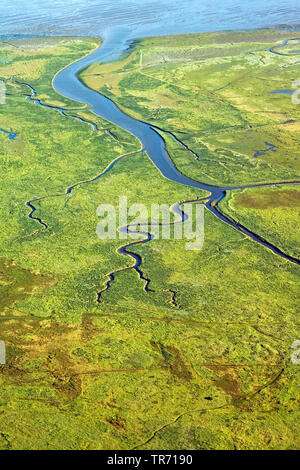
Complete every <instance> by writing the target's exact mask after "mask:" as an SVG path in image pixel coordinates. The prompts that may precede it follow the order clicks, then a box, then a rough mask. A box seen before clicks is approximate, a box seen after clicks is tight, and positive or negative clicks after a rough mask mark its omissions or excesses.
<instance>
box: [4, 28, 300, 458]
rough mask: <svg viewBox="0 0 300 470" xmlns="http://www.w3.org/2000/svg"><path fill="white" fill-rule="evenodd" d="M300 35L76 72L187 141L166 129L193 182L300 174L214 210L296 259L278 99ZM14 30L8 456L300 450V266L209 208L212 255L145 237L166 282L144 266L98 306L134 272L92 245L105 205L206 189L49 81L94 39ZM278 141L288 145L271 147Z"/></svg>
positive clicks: (8, 123)
mask: <svg viewBox="0 0 300 470" xmlns="http://www.w3.org/2000/svg"><path fill="white" fill-rule="evenodd" d="M297 38H300V32H297V31H293V32H291V31H283V30H260V31H248V32H232V33H205V34H193V35H181V36H172V37H157V38H148V39H143V40H138V41H135V43H134V44H133V46H132V48H131V49H130V50H129V51H128V52H127V54H126V55H124V56H123V57H122V58H121V59H120V60H118V61H116V62H112V63H106V64H101V63H95V64H93V65H91V66H90V67H88V68H87V69H85V70H83V71H82V72H81V74H80V79H81V81H82V82H83V83H84V84H86V85H87V86H88V87H90V88H92V89H94V90H96V91H99V92H100V93H102V94H104V95H105V96H107V97H109V98H111V99H112V100H113V101H114V102H115V103H116V104H117V105H118V106H119V107H120V109H122V110H123V111H125V112H126V113H127V114H128V115H130V116H133V117H134V118H137V119H141V120H143V121H146V122H148V123H149V124H151V125H154V126H157V127H159V128H161V129H165V130H167V131H169V132H171V133H172V134H174V135H175V136H176V137H177V138H178V139H179V140H180V141H181V142H182V143H184V144H185V145H186V146H188V148H189V149H190V150H192V151H193V153H192V152H191V151H189V150H188V149H187V148H186V147H184V146H183V145H182V144H180V143H179V142H178V141H177V140H175V139H174V138H173V137H172V135H171V134H168V133H166V132H165V131H159V132H160V134H161V135H162V136H163V137H164V139H165V141H166V146H167V149H168V152H169V155H170V157H171V158H172V160H173V162H174V164H175V165H176V167H177V168H178V169H179V170H180V171H181V172H182V173H183V174H185V175H187V176H189V177H192V178H194V179H196V180H201V181H206V182H207V183H209V184H217V185H224V186H247V185H251V184H255V183H261V184H265V183H275V182H278V183H279V182H283V181H286V182H294V184H289V185H286V186H285V185H283V186H276V185H272V186H270V187H259V188H255V187H253V188H241V189H237V190H232V191H228V192H227V195H226V198H224V199H223V200H222V201H221V202H220V203H219V208H220V211H222V212H223V213H224V214H227V215H228V217H231V218H232V219H234V220H236V221H238V222H239V223H241V224H243V225H245V226H247V227H248V228H249V229H251V230H253V231H256V233H258V234H259V235H260V236H261V237H263V238H265V239H267V240H269V241H270V242H272V243H273V244H277V245H278V246H279V247H280V249H281V250H283V251H285V252H286V253H288V254H290V255H291V256H295V257H298V258H299V249H298V247H297V242H298V241H299V226H297V225H296V218H297V215H298V216H299V194H300V193H299V187H298V184H296V181H298V180H300V177H299V170H300V167H299V160H300V153H299V139H300V128H299V121H300V115H299V109H300V108H299V105H298V106H297V105H296V104H294V103H293V102H292V100H291V96H290V95H288V94H270V92H272V91H274V90H278V89H290V88H292V84H293V82H294V81H295V80H297V79H300V76H299V75H298V74H299V60H300V57H299V55H297V54H296V53H293V51H296V50H299V44H300V40H299V44H298V46H297V47H295V43H296V42H297V41H296V40H297ZM287 39H295V41H294V43H293V47H290V45H291V44H290V43H287V44H286V46H283V47H280V48H277V49H275V50H277V51H280V52H282V53H284V52H285V55H281V54H280V55H279V54H273V53H272V52H270V49H271V48H274V46H276V45H277V46H279V45H281V44H282V43H283V42H284V41H285V40H287ZM9 42H10V44H7V42H2V43H1V42H0V47H1V52H2V56H3V57H7V61H6V63H5V64H4V63H3V64H0V80H2V81H3V82H5V85H6V104H5V105H0V128H1V129H4V130H7V131H10V129H13V131H14V132H15V133H17V135H16V137H15V139H13V140H11V139H9V138H8V135H7V134H6V133H2V132H1V133H0V142H1V147H0V164H1V170H2V171H1V172H0V178H1V180H2V182H1V185H0V187H1V195H2V197H1V207H0V227H1V233H2V237H1V240H0V247H1V259H0V340H1V341H4V342H5V345H6V364H3V365H0V384H1V398H0V449H15V450H16V449H116V450H119V449H120V450H121V449H134V448H137V449H257V448H259V449H296V448H297V447H299V426H298V425H297V421H298V417H299V416H298V412H299V396H298V390H299V365H297V364H294V363H293V362H292V361H291V354H292V352H293V350H292V349H291V348H292V344H293V342H294V341H295V340H297V339H299V319H298V311H299V298H298V292H299V289H298V286H299V269H300V268H299V266H298V265H297V264H295V263H292V262H290V261H288V260H286V259H283V258H282V257H280V256H277V255H275V254H274V253H272V252H271V251H270V250H269V249H267V248H266V247H264V246H262V245H260V244H258V243H255V242H254V241H253V240H251V239H249V237H247V236H246V235H245V234H243V233H241V232H239V231H237V230H235V229H234V228H233V227H231V226H229V225H227V224H225V223H224V222H222V221H221V220H219V219H218V218H217V217H215V215H214V214H213V213H211V212H209V211H208V210H205V242H204V246H203V248H202V249H201V250H199V251H187V250H186V249H185V240H172V239H171V240H152V241H151V242H149V243H147V244H143V245H139V246H136V247H135V251H136V253H138V254H139V255H140V256H141V258H142V269H143V273H144V275H145V276H146V277H147V278H148V279H150V280H151V288H152V291H151V292H146V291H145V289H144V282H143V281H142V280H141V279H139V277H138V276H137V274H136V272H134V271H133V270H130V269H129V270H127V271H123V272H120V273H119V274H118V275H117V276H116V277H115V280H114V282H113V283H112V285H111V287H110V289H109V290H107V291H106V292H104V293H103V296H102V298H101V302H100V303H98V302H97V292H99V290H101V289H102V288H103V286H104V285H105V282H106V281H107V275H108V274H109V273H111V272H112V271H115V270H118V269H122V268H124V267H130V265H131V264H132V260H130V258H128V257H124V256H121V255H120V254H118V253H117V249H118V248H119V247H120V246H121V245H122V241H121V240H109V239H107V240H99V239H98V238H97V236H96V226H97V223H98V217H97V216H96V209H97V207H98V205H99V204H104V203H106V204H113V205H115V206H117V205H118V200H119V199H118V198H119V195H120V194H124V195H126V196H127V198H128V203H129V204H131V203H136V202H139V203H143V204H145V205H146V206H147V207H150V206H151V204H155V203H166V204H168V205H169V206H171V205H173V204H175V203H178V202H179V201H183V200H188V199H190V200H196V199H197V198H201V197H205V196H208V193H207V192H205V191H200V190H199V189H195V188H190V187H185V186H182V185H179V184H176V183H174V182H171V181H169V180H167V179H166V178H164V177H163V176H162V175H161V174H160V173H159V171H158V170H157V168H156V167H155V166H154V165H153V164H152V162H151V161H150V159H149V158H148V156H147V154H146V152H143V151H142V152H140V151H141V150H142V146H141V143H140V142H139V140H138V139H137V138H135V137H134V136H133V135H132V134H130V133H128V132H126V131H124V130H123V129H121V128H120V127H118V126H116V125H114V124H112V123H110V122H109V121H106V120H104V119H101V118H100V117H99V116H97V115H96V114H95V113H93V112H92V111H91V110H90V109H89V107H88V106H86V105H84V104H82V103H79V102H76V101H72V100H70V99H67V98H65V97H63V96H61V95H59V94H58V93H57V92H56V91H55V90H54V89H53V86H52V79H53V77H54V75H55V74H56V73H57V72H58V71H59V70H61V69H62V68H63V67H65V66H67V65H68V64H69V63H71V62H73V61H75V60H77V59H79V58H81V57H83V56H85V55H86V54H88V53H90V52H91V51H92V50H94V49H95V48H96V47H98V46H99V40H98V39H94V38H77V37H74V38H71V37H65V38H49V39H47V38H45V39H36V40H27V41H24V40H23V41H21V40H20V41H17V40H15V41H9ZM30 87H32V89H33V90H35V92H36V94H37V96H33V92H32V90H31V89H30ZM28 98H31V99H28ZM33 98H36V99H38V100H40V102H41V103H42V104H45V105H48V108H46V107H41V106H36V105H35V104H34V100H33ZM51 107H58V108H61V109H63V113H61V112H59V111H58V110H56V109H54V108H53V109H51ZM84 121H86V122H84ZM91 123H92V124H94V126H93V125H91ZM95 126H96V128H97V130H95ZM266 142H267V143H269V144H271V145H273V146H274V147H273V150H276V151H267V152H263V151H264V150H266V149H268V145H266ZM257 152H259V154H258V155H257V156H256V157H255V156H254V155H255V154H257ZM122 156H124V158H122V159H121V160H120V161H119V162H118V163H117V164H116V165H115V166H114V167H113V168H112V169H111V171H109V172H108V173H106V174H105V175H103V177H101V178H99V179H97V180H94V181H91V182H90V183H88V184H83V182H85V181H89V180H93V179H94V178H95V177H96V176H97V175H99V174H100V173H101V172H103V170H105V168H107V166H108V165H109V164H110V163H111V162H112V161H113V160H114V159H116V158H118V157H122ZM150 182H151V184H150ZM77 183H79V184H78V185H77ZM75 184H76V187H74V189H73V190H72V192H71V193H68V192H67V188H69V187H71V186H72V185H75ZM30 201H34V202H32V203H31V204H32V205H34V208H35V212H34V213H31V209H30V206H28V205H26V204H27V203H28V202H30ZM30 214H31V215H32V217H31V218H30V217H29V215H30ZM41 222H42V223H41ZM43 224H44V225H43ZM173 292H175V293H176V297H175V301H174V295H173V294H172V293H173ZM16 416H18V420H17V421H16Z"/></svg>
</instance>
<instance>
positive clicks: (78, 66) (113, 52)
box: [53, 34, 300, 264]
mask: <svg viewBox="0 0 300 470" xmlns="http://www.w3.org/2000/svg"><path fill="white" fill-rule="evenodd" d="M287 42H288V39H287V40H286V41H285V42H284V43H287ZM130 47H131V44H130V43H129V42H128V41H127V40H125V39H124V35H119V34H118V35H117V36H113V35H112V36H110V37H109V39H108V40H104V42H103V43H102V44H101V45H100V47H99V48H98V49H97V50H96V51H94V52H92V53H91V54H90V55H88V56H87V57H84V58H83V59H81V60H79V61H77V62H74V63H73V64H71V65H69V66H67V67H65V68H64V69H63V70H61V71H60V72H58V73H57V74H56V76H55V77H54V79H53V87H54V89H55V90H56V91H57V92H58V93H59V94H61V95H62V96H64V97H67V98H70V99H72V100H75V101H79V102H80V103H84V104H87V105H89V106H90V108H91V110H92V111H93V112H94V113H95V114H96V115H98V116H100V117H102V118H104V119H106V120H108V121H110V122H112V123H114V124H116V125H118V126H120V127H121V128H122V129H124V130H126V131H128V132H130V133H131V134H133V135H134V136H135V137H136V138H137V139H138V140H139V141H140V142H141V144H142V148H143V149H144V150H145V151H146V153H147V155H148V157H149V158H150V160H151V161H152V163H153V164H154V165H155V166H156V168H157V169H158V170H159V171H160V173H161V174H162V175H163V176H164V177H165V178H167V179H169V180H171V181H173V182H175V183H178V184H182V185H185V186H190V187H193V188H198V189H199V190H204V191H207V192H208V193H209V194H210V195H209V197H208V201H207V202H206V204H205V205H206V207H207V209H208V210H209V211H211V212H212V213H213V214H214V215H215V216H216V217H218V218H219V219H220V220H222V221H223V222H225V223H226V224H228V225H230V226H232V227H233V228H235V229H236V230H238V231H240V232H242V233H243V234H245V235H247V236H248V237H250V238H251V239H252V240H254V241H256V242H258V243H260V244H261V245H263V246H265V247H266V248H268V249H270V250H271V251H272V252H273V253H275V254H277V255H279V256H281V257H283V258H285V259H286V260H289V261H291V262H293V263H296V264H300V260H298V259H296V258H294V257H291V256H289V255H287V254H285V253H283V252H282V251H281V250H280V249H279V248H277V247H276V246H274V245H273V244H271V243H269V242H268V241H267V240H264V239H263V238H261V237H260V236H259V235H257V234H256V233H254V232H252V231H251V230H248V229H247V228H246V227H244V226H242V225H241V224H239V223H237V222H235V221H234V220H232V219H230V218H228V217H226V216H225V215H224V214H223V213H222V212H221V211H220V210H219V209H218V207H217V206H218V204H219V202H220V201H221V200H222V199H224V198H225V197H226V191H227V190H235V189H242V188H250V187H260V186H269V185H272V184H273V185H274V184H280V185H282V184H295V183H300V181H284V182H274V183H259V184H254V185H253V184H252V185H245V186H235V187H224V186H216V185H211V184H207V183H205V182H201V181H196V180H194V179H192V178H189V177H187V176H185V175H183V174H182V173H181V172H180V171H179V170H178V169H177V168H176V167H175V165H174V163H173V161H172V159H171V157H170V155H169V154H168V152H167V148H166V144H165V141H164V139H163V137H162V136H161V135H160V134H159V133H158V132H157V131H156V129H155V126H153V125H151V124H148V123H146V122H143V121H139V120H137V119H134V118H132V117H130V116H128V115H127V114H125V113H124V112H123V111H121V109H120V108H119V107H118V106H117V105H116V104H115V103H114V102H113V101H112V100H111V99H109V98H107V97H106V96H104V95H102V94H101V93H99V92H96V91H94V90H92V89H90V88H88V87H87V86H85V85H84V83H83V82H82V81H80V79H79V78H78V74H79V72H80V71H82V70H83V69H84V68H86V67H88V66H89V65H91V64H93V63H94V62H102V61H105V62H107V61H110V60H116V59H117V58H120V57H121V56H122V55H123V54H124V53H125V52H126V51H127V50H128V48H130ZM269 52H270V53H272V52H273V50H272V48H270V49H269ZM158 129H159V130H160V131H161V132H168V131H166V130H164V129H161V128H157V130H158ZM168 133H169V132H168ZM174 137H175V138H176V139H177V140H178V142H180V143H182V142H181V141H180V140H179V139H178V138H177V137H176V136H174ZM182 144H183V143H182ZM183 145H184V144H183ZM186 150H189V149H187V148H186ZM193 153H194V152H193ZM194 155H197V154H195V153H194ZM147 241H151V237H150V238H149V239H148V240H147ZM128 246H129V245H127V246H125V247H124V249H125V251H124V250H123V252H122V254H126V247H128ZM131 254H132V253H131ZM132 257H133V258H134V259H135V260H136V258H135V255H134V253H133V254H132Z"/></svg>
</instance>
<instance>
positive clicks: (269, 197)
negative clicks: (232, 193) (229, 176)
mask: <svg viewBox="0 0 300 470" xmlns="http://www.w3.org/2000/svg"><path fill="white" fill-rule="evenodd" d="M235 204H236V206H241V207H247V208H248V209H262V210H263V209H274V208H276V207H300V191H295V190H294V191H293V190H284V191H276V192H275V191H269V192H266V191H255V193H249V192H246V193H243V194H240V195H239V196H237V197H236V198H235Z"/></svg>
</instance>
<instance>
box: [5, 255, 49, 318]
mask: <svg viewBox="0 0 300 470" xmlns="http://www.w3.org/2000/svg"><path fill="white" fill-rule="evenodd" d="M54 284H55V281H54V279H53V278H50V277H48V276H43V275H41V274H37V273H32V272H31V271H29V270H27V269H23V268H20V267H19V266H17V265H16V264H15V263H14V261H13V260H10V259H6V258H1V259H0V308H1V309H4V308H7V307H11V306H12V305H14V304H15V303H16V302H18V301H20V300H23V299H25V298H26V297H28V296H29V295H33V294H35V293H37V292H38V291H40V290H44V289H46V288H49V287H52V286H53V285H54Z"/></svg>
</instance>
